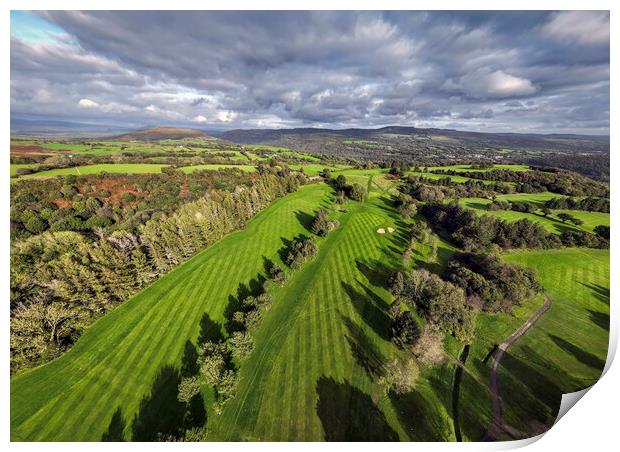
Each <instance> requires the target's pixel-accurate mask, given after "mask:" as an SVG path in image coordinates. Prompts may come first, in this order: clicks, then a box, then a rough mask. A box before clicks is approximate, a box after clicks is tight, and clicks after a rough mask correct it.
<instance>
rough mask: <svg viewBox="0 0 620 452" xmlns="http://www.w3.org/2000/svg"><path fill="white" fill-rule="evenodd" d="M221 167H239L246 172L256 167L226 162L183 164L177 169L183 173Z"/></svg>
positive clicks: (254, 169)
mask: <svg viewBox="0 0 620 452" xmlns="http://www.w3.org/2000/svg"><path fill="white" fill-rule="evenodd" d="M221 168H237V169H240V170H241V171H247V172H252V171H256V167H255V166H252V165H226V164H223V165H217V164H213V165H195V166H184V167H182V168H179V169H180V170H181V171H183V172H184V173H193V172H194V171H199V170H217V169H221Z"/></svg>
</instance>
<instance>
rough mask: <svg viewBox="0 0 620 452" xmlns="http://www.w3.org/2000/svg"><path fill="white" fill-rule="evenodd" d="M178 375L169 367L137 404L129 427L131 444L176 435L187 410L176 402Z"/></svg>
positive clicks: (179, 379) (163, 368)
mask: <svg viewBox="0 0 620 452" xmlns="http://www.w3.org/2000/svg"><path fill="white" fill-rule="evenodd" d="M180 382H181V374H180V372H179V371H178V370H177V369H175V368H174V367H172V366H170V365H166V366H164V367H162V368H161V369H160V371H159V373H158V374H157V376H156V377H155V381H154V382H153V386H152V387H151V393H150V394H149V395H148V396H145V397H144V398H143V399H142V401H141V402H140V408H139V409H138V413H136V415H135V416H134V418H133V423H132V425H131V431H132V440H133V441H155V440H157V439H158V437H159V435H160V434H161V435H166V436H168V435H172V436H176V435H178V434H179V432H180V430H181V428H182V427H183V419H184V416H185V409H186V406H185V404H184V403H182V402H179V401H178V400H177V393H178V387H179V383H180Z"/></svg>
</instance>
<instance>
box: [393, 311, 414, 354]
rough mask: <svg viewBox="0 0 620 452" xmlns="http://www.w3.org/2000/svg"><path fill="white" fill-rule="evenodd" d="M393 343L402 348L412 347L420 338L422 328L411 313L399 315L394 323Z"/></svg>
mask: <svg viewBox="0 0 620 452" xmlns="http://www.w3.org/2000/svg"><path fill="white" fill-rule="evenodd" d="M391 332H392V341H393V342H394V343H395V344H396V345H398V346H399V347H400V348H407V347H411V346H412V345H414V344H415V342H416V340H417V339H418V338H419V337H420V327H419V326H418V323H417V322H416V320H415V319H414V318H413V315H411V312H410V311H407V312H403V313H402V314H399V315H398V316H397V317H396V318H394V320H393V321H392V328H391Z"/></svg>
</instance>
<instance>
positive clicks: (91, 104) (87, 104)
mask: <svg viewBox="0 0 620 452" xmlns="http://www.w3.org/2000/svg"><path fill="white" fill-rule="evenodd" d="M78 105H79V106H80V107H82V108H98V107H99V104H98V103H97V102H95V101H94V100H90V99H80V101H79V102H78Z"/></svg>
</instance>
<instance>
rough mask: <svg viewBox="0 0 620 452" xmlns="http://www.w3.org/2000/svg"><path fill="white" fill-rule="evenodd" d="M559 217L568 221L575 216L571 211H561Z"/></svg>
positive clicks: (563, 220) (564, 221)
mask: <svg viewBox="0 0 620 452" xmlns="http://www.w3.org/2000/svg"><path fill="white" fill-rule="evenodd" d="M558 218H559V219H560V220H562V222H563V223H566V222H567V221H572V219H573V218H574V217H573V216H572V215H571V214H570V213H564V212H560V213H559V214H558Z"/></svg>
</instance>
